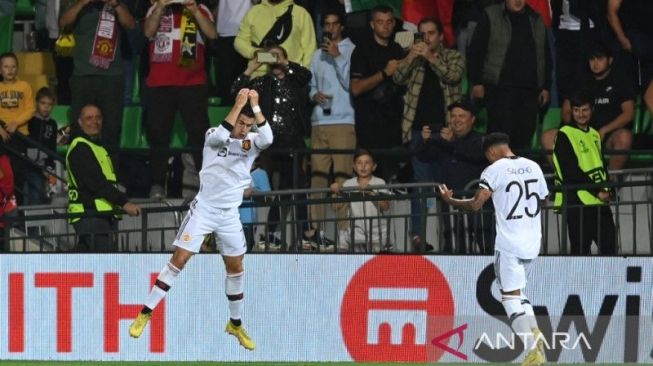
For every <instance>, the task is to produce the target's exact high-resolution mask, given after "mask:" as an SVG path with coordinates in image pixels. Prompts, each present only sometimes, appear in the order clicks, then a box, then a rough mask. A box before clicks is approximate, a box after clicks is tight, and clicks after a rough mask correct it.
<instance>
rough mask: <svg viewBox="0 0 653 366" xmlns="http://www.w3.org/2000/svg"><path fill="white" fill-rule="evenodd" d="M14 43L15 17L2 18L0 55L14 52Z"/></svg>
mask: <svg viewBox="0 0 653 366" xmlns="http://www.w3.org/2000/svg"><path fill="white" fill-rule="evenodd" d="M13 41H14V17H12V16H9V15H5V16H0V53H4V52H9V51H11V50H12V47H13Z"/></svg>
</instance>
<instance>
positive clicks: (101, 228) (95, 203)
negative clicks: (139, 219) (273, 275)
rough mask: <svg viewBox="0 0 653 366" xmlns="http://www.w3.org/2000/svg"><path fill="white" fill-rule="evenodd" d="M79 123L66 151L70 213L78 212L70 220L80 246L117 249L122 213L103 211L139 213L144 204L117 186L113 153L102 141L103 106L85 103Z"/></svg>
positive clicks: (81, 248)
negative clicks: (119, 215)
mask: <svg viewBox="0 0 653 366" xmlns="http://www.w3.org/2000/svg"><path fill="white" fill-rule="evenodd" d="M78 123H79V127H80V133H79V135H78V136H76V137H75V138H74V139H73V140H72V142H71V143H70V147H69V148H68V153H67V154H66V171H67V173H68V213H70V214H77V215H75V216H73V217H71V218H70V219H69V222H70V223H71V224H73V227H74V228H75V232H76V233H77V235H78V236H79V238H78V242H77V250H80V251H94V252H95V251H100V252H111V251H116V250H117V246H116V244H117V243H116V241H115V240H114V238H113V233H114V232H115V231H116V229H117V228H118V222H117V220H118V218H119V217H117V216H114V215H109V214H101V213H102V212H111V211H114V210H115V209H116V208H120V207H122V209H123V210H124V211H125V212H126V213H127V214H128V215H129V216H138V215H140V213H141V208H140V207H139V206H137V205H135V204H133V203H131V202H129V200H128V199H127V196H126V195H125V194H124V193H122V192H120V191H119V190H118V189H117V188H116V184H117V182H116V174H115V172H114V170H113V164H112V162H111V157H109V154H108V153H107V150H106V149H105V148H104V147H103V146H102V145H101V143H100V132H101V131H102V113H101V112H100V108H98V107H97V106H96V105H93V104H87V105H85V106H84V107H82V109H81V111H80V114H79V120H78ZM80 214H84V215H81V216H80Z"/></svg>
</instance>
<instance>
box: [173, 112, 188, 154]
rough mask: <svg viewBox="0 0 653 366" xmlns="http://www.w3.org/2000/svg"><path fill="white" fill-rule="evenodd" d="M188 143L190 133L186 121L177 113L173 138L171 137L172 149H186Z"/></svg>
mask: <svg viewBox="0 0 653 366" xmlns="http://www.w3.org/2000/svg"><path fill="white" fill-rule="evenodd" d="M187 142H188V133H186V127H185V126H184V121H183V120H182V119H181V114H179V112H177V114H176V115H175V124H174V127H173V128H172V136H171V137H170V147H171V148H173V149H181V148H184V147H186V143H187Z"/></svg>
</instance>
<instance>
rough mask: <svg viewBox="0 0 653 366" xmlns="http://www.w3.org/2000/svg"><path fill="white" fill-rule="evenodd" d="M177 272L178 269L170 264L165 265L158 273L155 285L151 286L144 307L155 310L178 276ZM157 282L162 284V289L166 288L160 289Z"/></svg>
mask: <svg viewBox="0 0 653 366" xmlns="http://www.w3.org/2000/svg"><path fill="white" fill-rule="evenodd" d="M179 272H181V270H180V269H179V268H177V267H175V266H173V265H172V263H167V264H166V265H165V266H164V267H163V269H162V270H161V272H159V276H158V277H157V283H155V284H154V286H152V290H151V291H150V294H149V295H148V296H147V299H146V300H145V306H147V307H148V308H150V309H151V310H154V308H156V306H157V305H159V303H160V302H161V300H163V298H164V297H165V296H166V295H167V294H168V290H170V287H172V284H173V283H174V282H175V279H176V278H177V276H179ZM158 282H162V283H163V285H164V286H163V287H166V288H161V287H160V286H159V284H158Z"/></svg>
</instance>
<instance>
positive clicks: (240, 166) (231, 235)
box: [129, 89, 273, 350]
mask: <svg viewBox="0 0 653 366" xmlns="http://www.w3.org/2000/svg"><path fill="white" fill-rule="evenodd" d="M248 100H249V104H250V106H251V108H250V106H247V102H248ZM258 100H259V95H258V93H257V92H256V91H255V90H253V89H252V90H249V89H241V90H240V91H239V92H238V95H237V96H236V102H235V104H234V106H233V108H232V109H231V112H229V114H228V115H227V117H226V118H225V121H224V122H222V124H221V125H220V126H219V127H217V128H210V129H209V130H208V131H207V132H206V138H205V141H204V151H203V161H202V170H201V171H200V173H199V174H200V190H199V192H198V193H197V196H196V197H195V199H194V200H193V202H191V204H190V209H189V211H188V214H187V215H186V217H185V218H184V221H183V222H182V224H181V227H180V228H179V232H178V234H177V237H176V238H175V241H174V242H173V245H174V246H176V249H175V252H174V254H173V255H172V258H171V259H170V262H169V263H167V264H166V265H165V266H164V267H163V269H162V270H161V272H160V273H159V276H158V278H157V280H156V282H155V284H154V286H153V287H152V291H151V292H150V294H149V296H148V297H147V299H146V301H145V304H144V306H143V309H142V310H141V312H140V313H139V314H138V316H137V317H136V319H135V320H134V321H133V322H132V324H131V326H130V327H129V334H130V335H131V336H132V337H134V338H137V337H139V336H140V335H141V334H142V333H143V329H144V328H145V326H146V325H147V323H148V321H149V320H150V318H151V317H152V310H153V309H154V308H155V307H156V306H157V304H159V302H160V301H161V300H162V299H163V298H164V297H165V296H166V294H167V293H168V290H169V289H170V287H171V286H172V285H173V283H174V281H175V279H176V278H177V276H178V275H179V273H180V272H181V270H182V269H183V268H184V266H185V265H186V263H187V262H188V260H189V259H190V258H191V257H192V256H193V254H195V253H198V252H199V250H200V246H201V245H202V242H203V241H204V238H205V236H206V235H209V234H211V233H215V235H216V236H217V238H218V239H219V240H217V242H218V245H219V249H220V253H222V259H223V261H224V263H225V267H226V272H227V276H226V279H225V292H226V295H227V299H228V300H229V315H230V320H229V321H228V322H227V326H226V329H225V331H226V332H227V333H229V334H231V335H233V336H235V337H236V338H237V339H238V341H239V342H240V344H241V345H242V346H243V347H245V348H246V349H248V350H253V349H254V348H255V347H256V345H255V343H254V341H252V339H251V338H250V337H249V335H248V334H247V332H246V331H245V328H244V327H243V326H242V324H241V316H242V312H243V275H244V269H243V257H244V255H245V252H246V251H247V245H246V243H245V235H244V233H243V226H242V224H241V222H240V215H239V213H238V206H240V204H241V202H242V200H243V192H244V190H245V189H246V188H248V187H249V186H250V182H251V177H250V169H251V167H252V164H253V163H254V159H256V157H257V155H258V154H259V152H260V151H261V150H263V149H266V148H267V147H268V146H270V145H271V144H272V139H273V137H272V129H271V128H270V125H269V123H267V121H266V120H265V117H264V116H263V114H262V113H261V108H260V107H259V105H258ZM255 122H256V126H257V132H251V129H252V127H253V125H254V123H255Z"/></svg>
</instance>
